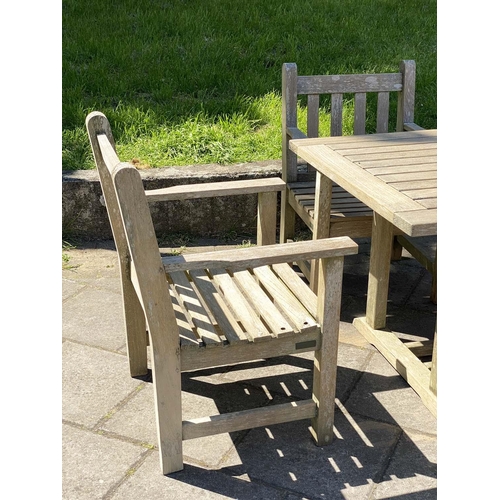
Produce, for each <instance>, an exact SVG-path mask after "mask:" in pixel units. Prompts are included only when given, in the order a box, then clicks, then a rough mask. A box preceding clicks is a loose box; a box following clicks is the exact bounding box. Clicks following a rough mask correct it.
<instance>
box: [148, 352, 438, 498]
mask: <svg viewBox="0 0 500 500" xmlns="http://www.w3.org/2000/svg"><path fill="white" fill-rule="evenodd" d="M312 363H313V361H312V357H311V356H308V355H295V356H285V357H282V358H274V359H270V360H263V361H256V362H250V363H242V364H240V365H236V366H234V367H230V368H217V369H209V370H202V371H198V372H191V373H184V374H183V376H182V377H183V378H182V386H183V394H184V395H190V396H194V397H196V398H202V399H204V400H209V401H210V402H213V403H214V405H215V407H216V411H217V412H218V413H226V412H229V411H238V410H244V409H248V408H252V407H255V406H265V405H268V404H269V405H271V404H279V403H283V402H285V401H293V400H300V399H306V398H308V397H310V389H311V384H312V371H311V370H312ZM399 390H401V391H402V393H403V397H402V405H403V406H406V408H403V410H402V411H403V415H402V417H401V418H402V419H403V421H404V419H405V418H406V419H408V417H410V416H409V415H404V412H407V413H408V412H410V413H411V411H412V408H411V402H412V401H413V402H415V399H412V398H411V397H410V398H409V399H408V396H409V394H408V391H409V392H410V393H412V389H410V388H409V387H408V385H407V384H406V382H405V381H404V380H403V379H402V378H401V377H400V376H398V375H393V376H389V377H387V376H381V375H377V374H374V373H367V372H360V371H358V370H356V369H351V368H346V367H342V366H339V369H338V382H337V401H336V403H337V409H336V415H335V423H334V427H335V441H334V442H333V443H332V444H331V445H330V446H326V447H317V446H316V445H315V444H314V442H313V438H312V436H311V434H310V431H309V425H310V422H309V421H307V420H302V421H297V422H291V423H286V424H279V425H273V426H268V427H260V428H255V429H251V430H247V431H240V432H233V433H230V434H229V436H230V445H229V446H228V445H227V443H226V445H222V446H220V448H219V445H218V444H217V442H215V441H214V443H213V446H214V447H215V448H212V449H210V450H209V451H208V455H207V456H206V455H205V453H206V450H204V449H206V448H207V444H208V448H211V447H212V443H207V442H205V443H204V442H203V440H204V439H211V438H200V439H198V440H192V441H185V442H184V455H185V457H184V460H185V464H186V465H185V469H184V470H183V471H180V472H177V473H174V474H172V475H171V476H170V477H171V478H173V479H175V480H177V481H181V482H183V483H186V484H189V485H192V486H197V487H200V488H204V489H206V490H209V491H212V492H214V493H217V494H221V495H225V496H227V497H229V498H256V497H254V496H252V495H254V494H255V492H253V493H251V488H250V489H249V486H250V484H249V483H254V482H255V483H257V484H259V485H269V486H271V487H274V488H276V487H278V488H279V489H281V490H284V491H289V492H290V493H293V494H296V495H300V496H301V497H306V498H349V492H350V493H351V495H352V498H365V496H364V495H365V494H366V495H367V496H366V498H368V495H369V492H370V491H371V490H373V489H374V488H376V487H378V486H381V487H383V488H387V489H388V490H391V491H393V493H395V492H396V491H401V489H398V490H393V488H394V487H397V488H401V485H402V484H403V483H402V481H404V480H408V481H410V483H409V484H408V485H407V489H408V490H409V492H410V493H411V491H412V484H411V482H412V480H416V479H417V477H418V476H425V477H426V478H429V479H428V481H429V486H430V488H429V489H428V490H427V491H422V490H421V479H420V480H419V485H418V487H416V486H415V489H418V490H419V495H420V496H419V497H418V498H419V499H424V498H435V492H436V489H435V487H434V486H435V484H434V482H433V481H434V480H435V479H436V474H437V471H436V464H435V463H434V462H432V461H430V460H429V459H428V458H426V456H425V455H424V453H423V452H422V451H421V450H420V448H419V446H418V441H419V440H420V441H423V445H424V448H425V441H426V437H427V438H429V436H430V434H431V433H432V431H431V430H429V435H427V436H426V433H425V426H426V424H425V423H424V424H423V427H424V432H422V431H420V430H418V429H419V423H416V424H415V431H414V432H413V430H412V429H411V427H409V429H408V432H407V430H404V429H403V428H402V427H401V425H400V423H399V422H398V420H400V418H399V417H398V418H394V417H393V415H392V414H391V413H389V412H388V411H387V409H386V408H385V407H384V406H383V404H381V402H380V401H379V400H378V397H377V396H378V393H379V392H381V393H383V392H385V391H392V392H394V391H396V392H397V391H399ZM193 406H196V403H194V404H193ZM152 410H153V409H151V411H152ZM191 411H193V409H192V408H188V410H187V413H188V414H189V413H190V412H191ZM194 411H195V412H196V408H194ZM426 411H427V410H425V409H424V410H423V413H424V414H425V412H426ZM420 413H422V410H420V411H419V413H418V414H416V415H415V417H416V418H418V415H420ZM201 415H204V413H203V410H201ZM201 415H200V416H201ZM429 417H430V413H429ZM187 418H196V415H194V417H192V416H191V415H188V416H187ZM410 418H411V417H410ZM429 422H432V418H429ZM429 422H428V424H429ZM406 425H407V424H405V425H404V427H405V429H407V427H406ZM429 427H432V423H430V424H429ZM227 436H228V435H227V434H226V439H227ZM415 436H416V438H415ZM434 437H435V436H432V437H430V439H431V440H432V439H433V438H434ZM415 439H416V441H417V444H416V443H415V442H414V440H415ZM194 441H198V443H194ZM221 442H222V440H221ZM188 443H189V444H188ZM191 443H192V444H191ZM420 444H422V443H420ZM217 448H219V449H217ZM210 469H214V470H210ZM221 473H222V474H224V479H225V480H224V481H221V480H220V474H221ZM230 479H231V480H230ZM396 483H398V484H396ZM245 488H246V489H245ZM359 489H361V491H358V490H359ZM365 490H366V491H365ZM275 491H276V490H275ZM359 494H361V495H362V496H361V497H359V496H357V495H359ZM426 495H427V496H426ZM271 498H272V497H271ZM276 498H281V496H277V497H276ZM384 498H386V497H384ZM390 498H397V497H393V496H392V495H391V496H390ZM401 498H412V497H411V496H410V497H407V496H404V497H403V496H402V497H401ZM415 498H417V497H415Z"/></svg>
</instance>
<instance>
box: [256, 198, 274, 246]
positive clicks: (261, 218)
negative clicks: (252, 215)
mask: <svg viewBox="0 0 500 500" xmlns="http://www.w3.org/2000/svg"><path fill="white" fill-rule="evenodd" d="M277 202H278V194H277V193H276V192H263V193H259V195H258V200H257V245H259V246H262V245H273V244H275V243H276V216H277V206H278V203H277Z"/></svg>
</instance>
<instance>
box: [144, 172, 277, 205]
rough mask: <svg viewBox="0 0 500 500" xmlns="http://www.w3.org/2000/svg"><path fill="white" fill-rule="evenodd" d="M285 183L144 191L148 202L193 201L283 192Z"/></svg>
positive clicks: (252, 182) (273, 180) (216, 184)
mask: <svg viewBox="0 0 500 500" xmlns="http://www.w3.org/2000/svg"><path fill="white" fill-rule="evenodd" d="M285 186H286V183H285V182H284V181H283V180H282V179H279V178H278V177H270V178H267V179H249V180H242V181H228V182H210V183H206V184H205V183H204V184H187V185H182V186H171V187H168V188H161V189H150V190H148V191H146V197H147V199H148V201H150V202H153V201H171V200H193V199H197V198H213V197H218V196H235V195H241V194H256V193H267V192H274V193H275V192H277V191H284V189H285Z"/></svg>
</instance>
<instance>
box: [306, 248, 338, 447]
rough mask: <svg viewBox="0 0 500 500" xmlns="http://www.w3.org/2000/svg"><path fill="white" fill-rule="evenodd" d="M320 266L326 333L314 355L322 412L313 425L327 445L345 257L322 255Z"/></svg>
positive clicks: (318, 438)
mask: <svg viewBox="0 0 500 500" xmlns="http://www.w3.org/2000/svg"><path fill="white" fill-rule="evenodd" d="M318 267H319V269H318V278H319V279H318V321H319V323H320V325H321V333H322V337H321V349H320V350H319V351H316V352H315V356H314V373H313V400H314V401H315V402H316V404H317V406H318V413H317V415H316V417H315V418H313V419H312V428H313V435H314V438H315V440H316V443H317V445H318V446H324V445H327V444H330V443H331V442H332V441H333V419H334V413H335V390H336V384H337V356H338V345H339V327H340V304H341V296H342V273H343V269H344V257H334V258H330V259H321V260H319V266H318Z"/></svg>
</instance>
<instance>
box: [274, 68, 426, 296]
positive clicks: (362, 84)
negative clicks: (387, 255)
mask: <svg viewBox="0 0 500 500" xmlns="http://www.w3.org/2000/svg"><path fill="white" fill-rule="evenodd" d="M370 93H375V94H376V96H377V98H376V108H377V111H376V132H377V133H382V132H390V130H389V123H390V122H391V120H390V114H389V111H390V94H391V93H395V94H397V116H396V117H395V130H396V131H403V130H417V129H420V128H421V127H419V126H418V125H416V124H415V123H413V120H414V100H415V96H414V94H415V62H414V61H402V62H401V64H400V67H399V72H397V73H384V74H359V75H352V74H349V75H320V76H299V75H298V74H297V65H296V64H295V63H285V64H283V69H282V99H283V101H282V120H281V121H282V163H283V166H282V172H283V174H282V178H283V180H285V181H286V184H287V186H286V191H285V196H284V200H282V203H281V225H280V230H281V233H280V241H281V242H282V243H283V242H286V241H287V240H289V239H293V237H294V232H295V222H296V215H298V216H299V217H300V218H301V219H302V220H303V221H304V222H305V224H306V225H307V227H308V228H309V229H310V230H311V231H312V232H313V239H319V238H327V237H333V236H345V235H347V236H350V237H352V238H362V237H369V236H371V229H372V220H373V214H372V211H371V209H369V208H368V207H367V206H366V205H364V204H363V203H361V202H360V201H359V200H358V199H356V198H355V197H354V196H352V195H350V194H349V193H348V192H346V191H345V190H344V189H342V188H340V187H339V186H338V185H336V184H335V183H334V184H333V188H332V201H331V209H330V225H329V227H328V228H325V229H322V228H321V227H319V225H318V221H317V218H316V214H315V211H314V203H315V192H316V179H315V175H314V169H313V168H312V167H311V166H310V165H308V166H303V167H302V168H300V166H298V164H297V156H296V155H295V153H293V152H292V151H291V150H290V149H289V146H288V143H289V141H290V140H291V139H300V138H305V137H318V135H319V104H320V96H321V95H324V94H328V95H330V135H331V136H337V135H342V130H343V127H342V124H343V120H342V118H343V109H344V102H345V99H344V95H345V94H349V95H354V125H353V133H354V134H355V135H359V134H365V133H366V117H367V102H368V99H367V95H368V94H370ZM301 95H307V130H305V131H302V130H300V129H299V128H298V119H297V117H298V112H297V111H298V104H299V96H301ZM393 121H394V120H393ZM311 174H312V175H311ZM400 252H401V247H400V246H399V244H398V242H397V241H396V240H395V252H394V257H395V258H397V257H399V256H400ZM398 254H399V255H398ZM315 265H316V264H315V263H314V262H311V264H310V265H309V263H307V262H303V263H300V267H301V269H302V271H303V272H304V274H305V275H306V276H307V277H308V278H309V280H310V282H311V287H312V288H313V289H315V288H316V283H317V279H316V275H317V271H316V270H315Z"/></svg>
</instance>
